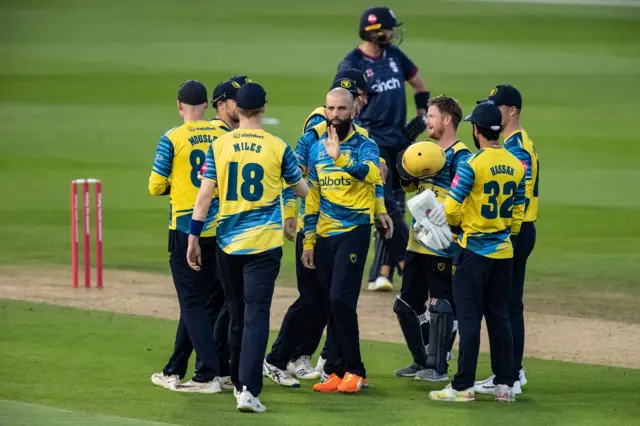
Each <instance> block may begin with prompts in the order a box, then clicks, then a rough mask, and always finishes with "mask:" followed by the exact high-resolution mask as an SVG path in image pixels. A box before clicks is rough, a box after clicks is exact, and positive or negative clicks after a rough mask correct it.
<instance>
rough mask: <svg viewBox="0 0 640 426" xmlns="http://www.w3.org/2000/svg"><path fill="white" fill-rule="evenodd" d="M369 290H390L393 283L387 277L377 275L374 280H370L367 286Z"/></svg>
mask: <svg viewBox="0 0 640 426" xmlns="http://www.w3.org/2000/svg"><path fill="white" fill-rule="evenodd" d="M367 290H369V291H391V290H393V283H392V282H391V281H390V280H389V278H387V277H378V278H376V280H375V281H373V282H370V283H369V286H368V287H367Z"/></svg>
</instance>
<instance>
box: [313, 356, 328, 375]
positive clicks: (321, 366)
mask: <svg viewBox="0 0 640 426" xmlns="http://www.w3.org/2000/svg"><path fill="white" fill-rule="evenodd" d="M326 363H327V359H326V358H322V357H318V362H317V363H316V371H317V372H318V373H319V374H322V373H323V372H324V365H325V364H326Z"/></svg>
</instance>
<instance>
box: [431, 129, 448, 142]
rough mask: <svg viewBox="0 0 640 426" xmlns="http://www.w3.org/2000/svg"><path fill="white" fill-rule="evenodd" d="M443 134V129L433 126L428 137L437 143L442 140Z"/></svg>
mask: <svg viewBox="0 0 640 426" xmlns="http://www.w3.org/2000/svg"><path fill="white" fill-rule="evenodd" d="M443 133H444V129H443V128H442V127H440V128H438V127H435V126H434V127H433V130H432V131H429V137H430V138H431V139H433V140H434V141H436V142H437V141H439V140H440V139H442V135H443Z"/></svg>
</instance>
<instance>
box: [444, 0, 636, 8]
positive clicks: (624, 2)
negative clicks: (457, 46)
mask: <svg viewBox="0 0 640 426" xmlns="http://www.w3.org/2000/svg"><path fill="white" fill-rule="evenodd" d="M450 1H451V0H450ZM453 1H456V2H460V1H464V2H473V3H476V2H480V1H481V2H485V3H531V4H548V5H553V6H604V7H607V6H611V7H640V0H453Z"/></svg>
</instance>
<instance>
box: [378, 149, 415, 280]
mask: <svg viewBox="0 0 640 426" xmlns="http://www.w3.org/2000/svg"><path fill="white" fill-rule="evenodd" d="M403 149H404V148H403V147H397V149H393V148H384V147H380V156H381V157H382V158H384V160H385V161H386V163H387V168H388V169H389V174H388V175H387V180H386V182H385V184H384V205H385V208H386V209H387V214H388V215H389V216H390V217H391V220H392V221H393V236H392V237H391V238H390V239H388V240H387V239H385V238H381V239H380V242H381V243H382V244H383V245H385V246H386V251H387V253H388V259H387V260H388V263H386V264H388V265H390V266H396V265H397V264H398V263H399V262H401V261H403V260H404V255H405V252H406V249H407V243H408V242H409V227H408V226H407V222H406V221H405V218H404V212H405V209H404V198H405V197H404V190H403V189H402V185H400V175H399V174H398V167H397V157H398V154H399V153H400V151H402V150H403ZM398 201H400V202H398ZM381 237H382V236H381ZM383 264H385V263H383ZM370 275H372V274H370Z"/></svg>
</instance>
